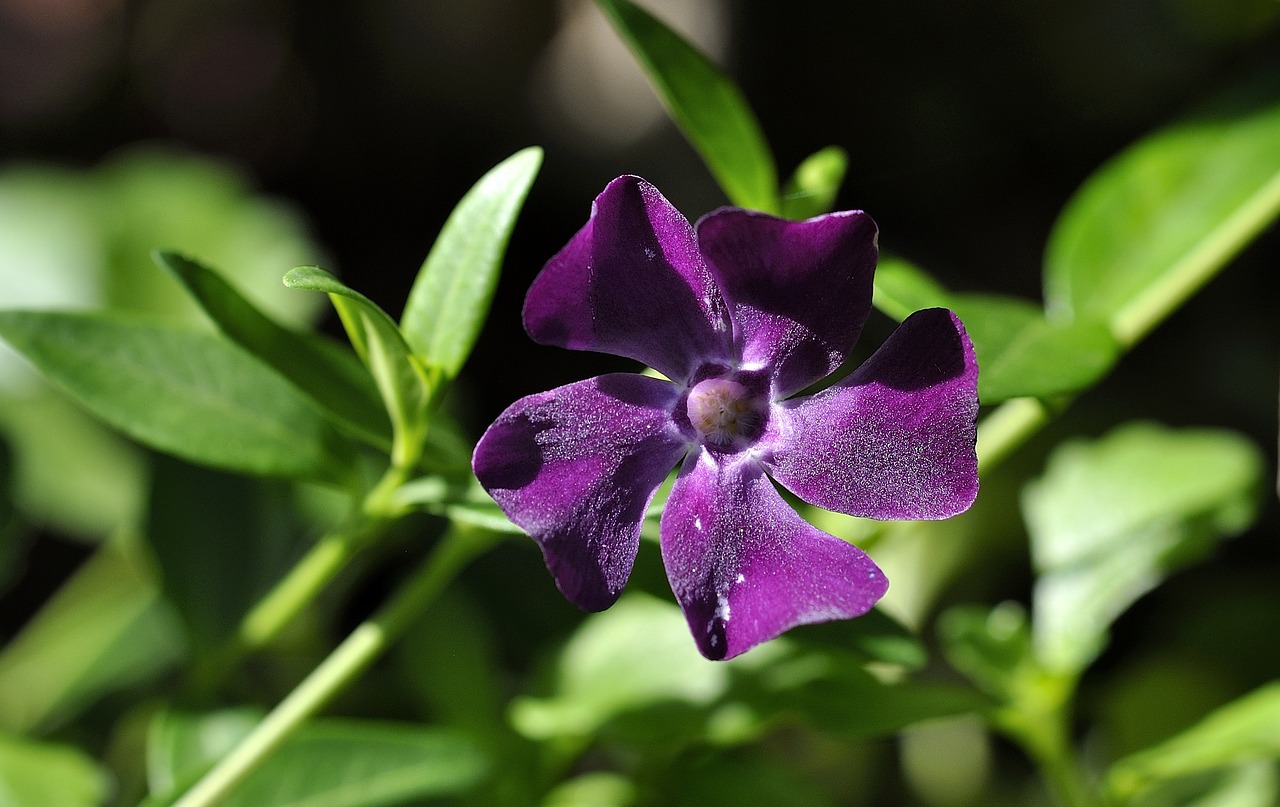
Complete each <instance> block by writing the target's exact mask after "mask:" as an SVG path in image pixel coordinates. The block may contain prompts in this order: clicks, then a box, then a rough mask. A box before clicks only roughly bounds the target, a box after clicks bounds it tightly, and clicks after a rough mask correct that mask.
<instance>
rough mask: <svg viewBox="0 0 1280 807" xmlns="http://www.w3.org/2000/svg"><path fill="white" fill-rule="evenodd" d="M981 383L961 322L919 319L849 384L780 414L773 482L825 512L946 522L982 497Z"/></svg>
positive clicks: (769, 456) (944, 316) (774, 425)
mask: <svg viewBox="0 0 1280 807" xmlns="http://www.w3.org/2000/svg"><path fill="white" fill-rule="evenodd" d="M977 384H978V365H977V362H976V361H975V360H974V356H973V345H972V344H971V343H970V342H969V337H968V335H967V334H966V333H965V331H964V326H963V325H962V324H961V323H960V320H959V319H958V318H957V317H956V316H955V314H953V313H951V312H950V311H947V310H946V309H942V308H930V309H926V310H924V311H917V312H916V313H914V314H912V315H911V316H910V317H908V318H907V319H906V321H905V322H903V323H902V325H900V326H899V327H898V329H897V330H896V331H894V333H893V335H892V336H890V337H889V339H888V341H886V342H885V343H884V345H882V346H881V348H880V349H879V350H878V351H876V353H875V355H874V356H872V357H871V359H870V360H869V361H867V363H866V364H864V365H862V367H860V368H858V370H857V372H855V373H854V374H853V375H851V376H850V377H849V378H847V379H845V380H844V381H842V382H840V383H839V384H836V385H835V386H833V387H831V388H829V389H826V390H823V391H822V392H819V393H817V394H816V395H812V396H807V397H804V398H797V399H794V400H791V401H787V402H785V403H783V404H781V405H776V406H775V407H774V411H773V413H772V414H773V416H772V417H771V419H770V427H769V432H768V433H767V434H766V435H765V438H764V439H763V440H762V443H761V446H760V447H761V453H762V456H763V457H764V458H765V462H766V465H767V466H768V467H769V470H770V472H771V473H772V474H773V476H774V478H775V479H777V480H778V481H779V482H780V483H782V484H783V485H784V486H786V487H787V488H788V489H789V490H791V491H792V492H793V493H795V494H796V495H797V496H799V497H800V498H802V499H804V500H805V501H806V502H809V503H810V504H813V505H816V506H818V507H822V508H825V509H827V510H836V511H839V512H841V513H848V514H850V515H855V516H866V517H870V518H880V519H941V518H947V517H949V516H953V515H955V514H957V513H960V512H963V511H964V510H966V509H968V507H969V505H971V504H972V503H973V500H974V497H976V496H977V495H978V472H977V469H978V460H977V455H976V453H975V452H974V441H975V439H976V436H977V429H976V426H975V423H974V419H975V417H976V416H977V412H978V390H977Z"/></svg>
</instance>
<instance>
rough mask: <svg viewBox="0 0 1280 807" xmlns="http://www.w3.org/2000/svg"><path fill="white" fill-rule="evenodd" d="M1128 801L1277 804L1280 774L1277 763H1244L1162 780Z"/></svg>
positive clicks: (1168, 805) (1225, 806) (1183, 806)
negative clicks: (1277, 770)
mask: <svg viewBox="0 0 1280 807" xmlns="http://www.w3.org/2000/svg"><path fill="white" fill-rule="evenodd" d="M1125 803H1126V804H1128V805H1130V806H1131V807H1276V805H1277V804H1280V774H1278V773H1277V772H1276V763H1274V762H1266V761H1263V762H1244V763H1241V764H1239V765H1235V766H1232V767H1229V768H1219V769H1217V770H1213V771H1206V772H1205V773H1200V774H1193V775H1191V776H1180V777H1178V778H1176V779H1167V780H1162V781H1160V782H1158V783H1156V784H1154V785H1153V786H1152V787H1149V788H1146V789H1144V790H1142V791H1141V792H1140V793H1139V794H1138V796H1137V797H1136V798H1134V799H1132V800H1130V801H1127V802H1125Z"/></svg>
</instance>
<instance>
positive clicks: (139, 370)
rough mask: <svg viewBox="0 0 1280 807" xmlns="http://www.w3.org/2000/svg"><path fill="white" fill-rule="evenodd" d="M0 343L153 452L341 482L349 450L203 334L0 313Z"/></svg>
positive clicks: (253, 367) (271, 382)
mask: <svg viewBox="0 0 1280 807" xmlns="http://www.w3.org/2000/svg"><path fill="white" fill-rule="evenodd" d="M0 336H3V337H4V338H5V339H7V340H8V341H9V343H10V344H12V345H13V346H14V347H15V348H17V349H18V350H19V351H21V352H22V353H23V355H25V356H26V357H27V358H28V359H29V360H31V362H32V363H33V364H35V365H36V367H38V368H39V369H40V370H41V371H42V372H43V373H44V374H45V375H46V376H47V377H48V378H49V380H50V381H52V382H53V383H54V384H55V385H57V386H58V387H61V388H62V389H63V390H64V391H66V392H67V393H69V394H70V395H71V396H72V397H73V398H75V399H77V400H78V401H80V402H81V403H82V404H84V405H85V406H86V407H87V408H88V409H89V410H90V411H91V412H93V413H94V414H95V415H97V416H98V417H100V418H102V419H103V420H105V421H106V422H107V423H110V424H111V425H113V426H115V427H116V428H118V429H120V430H121V431H123V432H125V433H126V434H129V435H130V436H132V437H134V438H135V439H137V440H139V441H140V442H143V443H146V444H148V445H150V446H152V447H154V448H157V449H160V450H161V451H166V452H169V453H172V454H176V455H178V456H180V457H184V458H186V459H189V460H192V461H194V462H198V463H203V464H207V465H212V466H215V467H219V468H225V469H227V470H232V471H238V472H242V473H251V474H261V475H265V476H282V477H289V478H304V479H312V480H316V481H323V482H331V483H339V484H341V483H345V482H346V481H347V480H349V479H350V476H351V470H350V460H351V457H352V445H351V444H350V443H349V442H348V441H347V440H346V438H344V437H343V436H342V435H341V434H339V433H338V432H337V431H335V430H334V429H333V427H331V426H330V425H329V424H328V422H327V421H326V420H325V419H324V418H323V417H322V416H321V414H320V413H319V411H318V410H317V409H316V408H315V407H314V406H312V404H311V403H310V402H309V401H308V400H307V399H306V398H304V397H303V396H302V394H301V393H299V392H298V391H297V390H296V389H295V388H294V387H293V386H292V385H291V384H289V383H288V382H287V381H285V380H284V379H283V378H281V377H280V376H279V375H277V374H276V373H274V372H272V371H271V370H269V369H268V368H266V367H264V366H263V365H262V364H260V363H259V362H258V361H257V360H256V359H254V358H252V357H251V356H249V355H248V354H247V353H244V352H243V351H241V350H240V349H239V348H237V347H235V346H234V345H231V344H230V343H228V342H225V341H223V340H221V339H218V338H215V337H212V336H209V335H207V334H203V333H195V332H191V331H186V330H181V329H177V328H173V327H169V326H164V325H159V324H155V323H150V322H147V321H144V320H139V319H134V318H129V317H125V316H122V315H113V314H108V313H56V312H32V311H2V312H0Z"/></svg>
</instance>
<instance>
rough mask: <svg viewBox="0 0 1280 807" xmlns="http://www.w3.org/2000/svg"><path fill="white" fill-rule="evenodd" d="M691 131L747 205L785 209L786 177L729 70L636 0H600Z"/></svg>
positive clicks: (720, 177) (733, 197)
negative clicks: (782, 183) (781, 185)
mask: <svg viewBox="0 0 1280 807" xmlns="http://www.w3.org/2000/svg"><path fill="white" fill-rule="evenodd" d="M596 3H597V4H598V5H599V6H600V8H601V9H602V10H603V11H604V13H605V16H606V17H608V18H609V20H610V21H611V22H612V23H613V25H614V27H615V28H617V30H618V32H619V33H620V34H621V35H622V38H623V40H625V41H626V43H627V45H628V46H629V47H630V48H631V51H632V53H634V54H635V56H636V59H637V60H638V61H639V62H640V65H641V66H642V67H643V68H644V70H645V72H646V73H648V75H649V80H650V81H651V82H653V86H654V88H655V89H656V91H657V93H658V97H659V98H661V99H662V102H663V104H665V105H666V107H667V111H668V112H669V113H670V115H671V118H672V120H674V121H675V122H676V125H677V126H679V127H680V130H681V131H683V132H684V135H685V137H687V138H688V139H689V142H690V143H692V144H693V147H694V148H695V149H697V151H698V153H699V154H700V155H702V159H703V161H704V162H706V164H707V168H709V169H710V170H711V174H712V176H714V177H715V178H716V181H717V182H719V183H720V187H721V188H723V189H724V192H725V195H727V196H728V197H729V200H730V201H731V202H733V203H734V204H735V205H738V206H739V207H745V208H750V209H753V210H763V211H765V212H766V213H775V214H776V213H778V212H779V208H780V205H779V203H778V175H777V169H776V168H775V167H774V162H773V155H772V154H771V153H770V152H769V145H768V143H766V142H765V138H764V133H763V132H762V131H761V129H760V124H759V122H758V121H757V120H756V117H755V114H754V113H753V112H752V111H751V107H750V106H748V104H747V101H746V99H745V98H744V97H743V95H742V92H741V91H740V90H739V89H738V87H737V86H736V85H735V84H734V83H733V81H732V80H731V79H730V78H729V77H728V76H727V75H725V73H724V72H723V71H722V70H721V69H720V68H719V67H717V66H716V65H715V64H713V63H712V62H711V61H710V60H708V59H707V57H706V56H704V55H703V54H702V53H701V52H700V51H698V49H697V48H695V47H693V46H692V45H690V44H689V43H688V42H686V41H685V40H684V39H683V38H681V37H680V36H679V35H678V34H676V33H675V32H674V31H672V30H671V29H670V28H668V27H667V26H666V25H665V24H663V23H662V22H661V21H659V20H658V19H656V18H655V17H653V16H652V15H651V14H649V12H647V11H645V10H644V9H642V8H640V7H639V6H637V5H636V4H635V3H632V2H630V0H596Z"/></svg>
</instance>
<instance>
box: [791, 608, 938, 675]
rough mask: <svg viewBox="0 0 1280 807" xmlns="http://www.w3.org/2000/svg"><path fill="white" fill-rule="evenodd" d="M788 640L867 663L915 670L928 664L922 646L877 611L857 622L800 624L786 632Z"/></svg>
mask: <svg viewBox="0 0 1280 807" xmlns="http://www.w3.org/2000/svg"><path fill="white" fill-rule="evenodd" d="M787 639H788V641H791V642H795V643H798V644H801V645H804V646H807V647H825V648H830V649H833V650H841V651H845V652H850V653H855V654H857V655H858V656H861V657H862V658H864V659H865V660H867V661H878V662H881V663H884V664H895V665H897V666H900V667H905V668H906V669H908V670H918V669H920V668H922V667H924V665H925V663H926V662H927V661H928V657H927V656H926V654H925V649H924V645H922V644H921V643H920V640H919V639H917V638H916V637H915V636H913V635H912V634H911V632H910V631H909V630H907V629H906V627H905V626H903V625H902V623H901V622H898V621H897V620H896V619H894V618H893V617H891V616H889V615H888V614H886V613H885V612H884V611H882V610H880V609H879V608H872V609H871V610H870V611H868V612H867V613H865V614H863V615H862V616H860V617H858V618H857V619H837V620H834V621H832V622H819V623H818V624H816V625H802V626H800V627H798V628H793V629H792V630H790V631H788V632H787Z"/></svg>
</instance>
